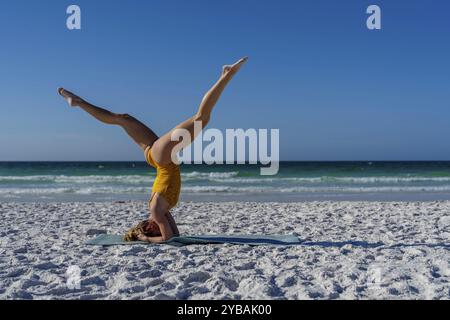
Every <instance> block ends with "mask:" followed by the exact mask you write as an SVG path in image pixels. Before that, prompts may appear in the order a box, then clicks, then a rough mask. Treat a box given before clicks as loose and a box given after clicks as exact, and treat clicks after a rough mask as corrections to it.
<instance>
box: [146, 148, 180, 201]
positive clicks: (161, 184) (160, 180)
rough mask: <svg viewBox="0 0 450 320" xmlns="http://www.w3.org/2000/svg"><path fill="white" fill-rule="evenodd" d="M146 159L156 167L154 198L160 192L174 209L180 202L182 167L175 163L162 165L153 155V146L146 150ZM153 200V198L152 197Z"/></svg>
mask: <svg viewBox="0 0 450 320" xmlns="http://www.w3.org/2000/svg"><path fill="white" fill-rule="evenodd" d="M144 155H145V160H146V161H147V163H148V164H149V165H151V166H152V167H154V168H155V169H156V179H155V182H154V183H153V188H152V198H153V196H154V195H155V193H159V194H160V195H161V196H162V197H164V199H165V200H166V201H167V203H168V204H169V206H170V208H169V209H172V208H173V207H175V206H176V205H177V203H178V198H179V197H180V191H181V175H180V167H179V166H178V165H176V164H174V163H170V164H166V165H160V164H159V163H157V162H156V161H155V160H154V159H153V156H152V149H151V147H147V149H145V151H144ZM150 201H151V199H150Z"/></svg>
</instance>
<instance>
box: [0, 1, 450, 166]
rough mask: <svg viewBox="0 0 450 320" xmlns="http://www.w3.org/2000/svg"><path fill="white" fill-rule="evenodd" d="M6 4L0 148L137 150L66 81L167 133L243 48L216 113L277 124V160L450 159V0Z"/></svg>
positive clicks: (42, 156)
mask: <svg viewBox="0 0 450 320" xmlns="http://www.w3.org/2000/svg"><path fill="white" fill-rule="evenodd" d="M0 4H1V9H0V41H1V46H0V111H1V116H0V160H4V161H5V160H22V161H27V160H73V161H78V160H133V161H136V160H143V157H142V154H141V152H140V150H139V149H138V148H137V147H136V146H135V145H134V143H133V142H131V141H130V140H129V139H128V137H127V136H126V135H125V134H124V133H123V132H122V131H121V129H120V128H117V127H112V126H105V125H102V124H100V123H97V122H96V121H95V120H93V119H92V118H90V117H89V116H88V115H86V114H85V113H83V112H82V111H81V110H77V109H70V107H68V106H67V105H66V104H65V103H64V101H63V100H62V99H61V98H60V97H59V96H58V95H57V93H56V88H57V87H58V86H64V87H66V88H68V89H70V90H73V91H74V92H76V93H79V94H80V95H82V96H83V97H85V98H86V99H88V100H90V101H91V102H93V103H95V104H98V105H101V106H104V107H108V108H110V109H112V110H113V111H116V112H127V113H130V114H132V115H134V116H135V117H137V118H139V119H141V120H142V121H143V122H145V123H147V124H148V125H149V126H150V127H151V128H153V129H154V130H155V131H156V132H157V133H158V134H162V133H164V132H165V131H167V130H169V129H170V128H171V127H172V126H174V125H175V124H177V123H178V122H180V121H182V120H184V119H185V118H187V117H188V116H191V115H192V114H193V112H194V111H195V110H196V108H197V106H198V103H199V102H200V100H201V98H202V95H203V94H204V92H205V91H206V90H207V89H208V88H209V86H210V85H211V84H212V83H213V82H214V81H215V80H216V78H217V76H218V74H219V72H220V69H221V66H222V65H223V64H226V63H231V62H233V61H235V60H236V59H238V58H240V57H241V56H244V55H248V56H249V57H250V60H249V62H248V64H247V65H246V66H245V68H244V69H243V70H242V72H241V73H240V74H239V75H238V76H237V77H236V78H235V79H234V80H233V82H232V83H231V85H230V87H229V88H227V91H226V92H225V94H224V95H223V98H222V100H221V101H220V102H219V104H218V105H217V108H216V109H215V112H214V116H213V119H212V121H211V123H210V127H214V128H219V129H225V128H269V129H270V128H278V129H280V140H281V146H280V149H281V150H280V155H281V159H282V160H450V140H449V137H450V103H449V101H450V88H449V84H450V81H449V80H450V41H449V35H450V2H449V1H448V0H409V1H406V0H402V1H400V0H396V1H379V0H378V1H375V0H373V1H364V0H346V1H335V0H328V1H325V0H314V1H313V0H310V1H299V0H292V1H288V0H264V1H261V0H245V1H243V0H239V1H235V0H232V1H211V0H192V1H185V0H178V1H168V0H149V1H143V0H127V1H125V0H123V1H113V0H108V1H106V0H95V1H93V0H73V1H70V2H69V1H63V0H53V1H51V0H43V1H29V0H26V1H24V0H14V1H12V0H11V1H5V0H1V1H0ZM70 4H77V5H79V6H80V7H81V10H82V30H79V31H69V30H68V29H67V28H66V18H67V14H66V8H67V6H68V5H70ZM370 4H377V5H379V6H380V7H381V9H382V30H380V31H370V30H368V29H367V27H366V18H367V17H368V15H367V14H366V8H367V7H368V5H370Z"/></svg>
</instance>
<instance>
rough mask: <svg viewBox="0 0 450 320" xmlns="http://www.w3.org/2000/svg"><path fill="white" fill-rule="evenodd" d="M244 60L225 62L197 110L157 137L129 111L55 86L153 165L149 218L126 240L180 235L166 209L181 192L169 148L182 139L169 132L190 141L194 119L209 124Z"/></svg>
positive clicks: (194, 136) (128, 235)
mask: <svg viewBox="0 0 450 320" xmlns="http://www.w3.org/2000/svg"><path fill="white" fill-rule="evenodd" d="M246 61H247V58H242V59H240V60H239V61H238V62H236V63H235V64H233V65H227V66H224V67H223V69H222V74H221V76H220V78H219V80H218V81H217V82H216V84H215V85H214V86H213V87H212V88H211V89H210V90H209V91H208V92H207V93H206V95H205V96H204V97H203V100H202V102H201V103H200V107H199V109H198V111H197V113H196V114H195V115H194V116H192V117H191V118H189V119H188V120H186V121H184V122H183V123H181V124H179V125H178V126H176V127H175V128H174V129H172V130H171V131H169V132H168V133H166V134H165V135H163V136H162V137H158V136H157V135H156V134H155V133H154V132H153V131H152V130H151V129H149V128H148V127H147V126H146V125H144V124H143V123H142V122H140V121H139V120H137V119H135V118H133V117H132V116H130V115H128V114H116V113H113V112H110V111H108V110H105V109H102V108H99V107H96V106H94V105H92V104H90V103H88V102H87V101H85V100H83V99H82V98H80V97H78V96H76V95H75V94H73V93H71V92H69V91H67V90H65V89H64V88H59V89H58V92H59V94H60V95H62V96H63V97H64V98H65V99H66V100H67V102H68V103H69V105H70V106H72V107H76V106H78V107H80V108H82V109H83V110H84V111H86V112H87V113H89V114H90V115H92V116H93V117H94V118H96V119H97V120H99V121H101V122H103V123H106V124H113V125H118V126H121V127H122V128H123V129H124V130H125V131H126V132H127V133H128V135H129V136H130V137H131V138H132V139H133V140H134V141H135V142H136V143H137V144H138V145H139V147H141V149H142V150H143V151H144V156H145V159H146V161H147V163H148V164H149V165H151V166H153V167H154V168H155V169H156V179H155V182H154V184H153V188H152V195H151V198H150V201H149V209H150V216H149V219H148V220H145V221H142V222H140V223H139V224H138V225H137V226H136V227H134V228H132V229H131V230H129V231H128V232H127V234H126V235H125V237H124V239H125V240H127V241H136V240H141V241H148V242H154V243H159V242H163V241H167V240H169V239H171V238H172V237H174V236H178V235H179V232H178V228H177V225H176V223H175V220H174V219H173V217H172V215H171V214H170V212H169V210H170V209H172V208H173V207H175V205H176V204H177V202H178V198H179V195H180V189H181V178H180V168H179V166H178V165H177V164H175V163H174V162H173V161H172V152H173V151H176V150H177V149H175V148H176V147H177V146H178V144H180V143H182V142H179V141H172V139H171V136H172V133H173V132H174V130H177V129H183V130H185V131H187V132H189V134H190V136H191V139H190V142H192V141H194V139H195V138H196V135H198V134H199V132H198V131H200V130H194V123H195V122H198V123H199V124H201V128H204V127H205V126H206V125H207V124H208V122H209V119H210V116H211V112H212V109H213V107H214V106H215V105H216V103H217V101H218V100H219V98H220V95H221V94H222V92H223V90H224V89H225V87H226V85H227V84H228V82H229V81H230V80H231V79H232V78H233V76H234V75H235V74H236V73H237V72H238V71H239V69H240V68H241V66H242V65H243V64H244V63H245V62H246ZM183 147H186V145H183Z"/></svg>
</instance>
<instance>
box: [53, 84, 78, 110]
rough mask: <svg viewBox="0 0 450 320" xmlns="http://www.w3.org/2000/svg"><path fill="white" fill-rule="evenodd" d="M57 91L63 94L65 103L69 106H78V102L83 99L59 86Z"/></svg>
mask: <svg viewBox="0 0 450 320" xmlns="http://www.w3.org/2000/svg"><path fill="white" fill-rule="evenodd" d="M58 93H59V94H60V95H61V96H63V98H64V99H66V101H67V103H68V104H69V105H70V106H71V107H76V106H79V105H80V103H81V102H82V101H83V99H81V98H80V97H79V96H77V95H75V94H73V93H72V92H70V91H67V90H66V89H64V88H59V89H58Z"/></svg>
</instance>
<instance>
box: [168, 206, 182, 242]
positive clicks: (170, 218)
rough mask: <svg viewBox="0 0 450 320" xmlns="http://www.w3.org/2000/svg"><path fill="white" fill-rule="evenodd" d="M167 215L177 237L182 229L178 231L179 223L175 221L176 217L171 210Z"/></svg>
mask: <svg viewBox="0 0 450 320" xmlns="http://www.w3.org/2000/svg"><path fill="white" fill-rule="evenodd" d="M166 217H167V220H168V221H169V224H170V227H171V228H172V232H173V235H174V236H175V237H179V236H180V231H178V227H177V223H176V222H175V219H174V218H173V217H172V215H171V214H170V211H167V213H166Z"/></svg>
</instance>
